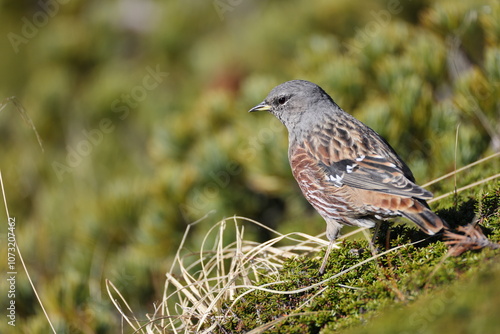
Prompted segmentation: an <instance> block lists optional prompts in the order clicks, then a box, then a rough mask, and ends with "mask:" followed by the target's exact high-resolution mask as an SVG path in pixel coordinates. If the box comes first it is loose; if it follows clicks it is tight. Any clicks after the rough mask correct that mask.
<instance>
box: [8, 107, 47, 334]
mask: <svg viewBox="0 0 500 334" xmlns="http://www.w3.org/2000/svg"><path fill="white" fill-rule="evenodd" d="M2 109H3V107H2V108H0V111H1V110H2ZM0 186H1V188H2V196H3V203H4V206H5V212H6V214H7V220H8V221H9V222H10V220H11V217H10V214H9V207H8V205H7V197H6V196H5V188H4V186H3V178H2V172H1V171H0ZM12 233H13V234H14V232H12ZM15 244H16V252H17V255H18V256H19V260H20V261H21V265H22V266H23V269H24V272H25V273H26V276H27V278H28V281H29V282H30V285H31V288H32V289H33V293H34V294H35V296H36V299H37V300H38V303H39V304H40V307H41V308H42V311H43V314H44V315H45V318H46V319H47V322H48V323H49V326H50V328H51V329H52V332H54V333H56V330H55V328H54V325H53V324H52V321H51V320H50V317H49V314H48V313H47V310H46V309H45V307H44V306H43V302H42V299H41V298H40V296H39V295H38V291H37V290H36V288H35V284H34V283H33V280H32V279H31V275H30V273H29V270H28V268H27V267H26V263H25V262H24V259H23V256H22V253H21V249H20V248H19V245H18V243H17V240H16V241H15Z"/></svg>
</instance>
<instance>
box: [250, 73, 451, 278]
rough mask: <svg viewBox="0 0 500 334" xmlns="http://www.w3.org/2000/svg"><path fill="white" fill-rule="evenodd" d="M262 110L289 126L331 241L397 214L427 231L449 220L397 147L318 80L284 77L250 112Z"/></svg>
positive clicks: (303, 181)
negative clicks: (347, 228)
mask: <svg viewBox="0 0 500 334" xmlns="http://www.w3.org/2000/svg"><path fill="white" fill-rule="evenodd" d="M257 110H267V111H269V112H271V113H272V114H273V115H275V116H276V117H277V118H278V119H279V120H280V121H281V122H282V123H283V124H284V125H285V126H286V127H287V129H288V133H289V150H288V157H289V160H290V166H291V168H292V173H293V176H294V177H295V179H296V180H297V182H298V184H299V186H300V189H301V190H302V193H303V194H304V196H305V197H306V199H307V200H308V201H309V203H311V205H312V206H313V207H314V208H315V209H316V210H317V211H318V212H319V214H320V215H321V216H322V217H323V218H324V219H325V221H326V223H327V237H328V238H329V240H330V241H332V242H333V241H334V240H335V239H336V238H337V236H338V234H339V232H340V228H341V227H342V226H343V225H354V226H363V227H372V226H374V225H375V222H376V221H378V220H382V219H386V218H391V217H396V216H403V217H406V218H408V219H410V220H411V221H413V222H414V223H415V224H417V225H418V226H419V227H420V228H421V229H422V230H423V231H424V232H425V233H427V234H434V233H436V232H438V231H439V230H441V229H442V228H443V226H446V223H445V222H444V221H443V220H441V219H440V218H439V217H438V216H436V215H435V214H434V213H433V212H432V211H431V210H430V209H429V207H428V205H427V203H426V202H425V200H427V199H430V198H432V194H431V193H430V192H429V191H427V190H425V189H423V188H421V187H420V186H418V185H416V184H415V179H414V177H413V174H412V173H411V171H410V169H409V168H408V166H406V164H405V163H404V162H403V161H402V160H401V158H399V156H398V155H397V154H396V152H395V151H394V150H393V149H392V148H391V146H390V145H389V144H388V143H387V142H386V141H385V140H384V139H383V138H382V137H380V136H379V135H378V134H377V133H376V132H375V131H373V130H372V129H371V128H369V127H368V126H366V125H364V124H363V123H361V122H360V121H358V120H357V119H355V118H354V117H353V116H351V115H349V114H348V113H346V112H344V111H343V110H342V109H341V108H340V107H339V106H338V105H337V104H336V103H335V102H334V101H333V100H332V99H331V98H330V96H328V94H326V93H325V92H324V91H323V90H322V89H321V88H320V87H319V86H317V85H316V84H313V83H311V82H308V81H303V80H293V81H288V82H285V83H283V84H281V85H279V86H277V87H275V88H274V89H273V90H272V91H271V92H270V93H269V95H268V96H267V97H266V99H265V100H264V101H263V102H262V103H261V104H259V105H258V106H256V107H254V108H252V109H251V110H250V111H257ZM323 269H324V264H323V266H322V270H323Z"/></svg>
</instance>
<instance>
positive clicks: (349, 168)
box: [345, 164, 358, 174]
mask: <svg viewBox="0 0 500 334" xmlns="http://www.w3.org/2000/svg"><path fill="white" fill-rule="evenodd" d="M357 166H358V164H353V165H347V166H346V168H345V170H346V171H347V173H349V174H351V173H352V172H354V168H356V167H357Z"/></svg>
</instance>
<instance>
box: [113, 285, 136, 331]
mask: <svg viewBox="0 0 500 334" xmlns="http://www.w3.org/2000/svg"><path fill="white" fill-rule="evenodd" d="M111 290H113V292H114V293H116V294H117V295H118V297H120V299H121V301H122V302H123V303H124V305H125V306H126V308H127V309H128V311H129V312H130V313H131V314H133V313H134V312H133V311H132V309H131V308H130V306H129V305H128V303H127V301H126V300H125V298H123V296H122V294H121V293H120V291H119V290H118V289H117V288H116V286H114V284H113V283H112V282H111V281H110V280H108V279H106V291H107V292H108V296H109V298H110V299H111V302H112V303H113V305H115V307H116V309H117V310H118V312H120V314H121V315H122V318H123V319H125V321H126V322H127V323H128V324H129V325H130V327H132V328H133V329H134V332H137V331H139V330H140V329H141V324H140V323H139V321H137V319H136V318H135V317H130V316H128V315H126V314H125V312H124V311H123V309H122V308H121V306H120V304H119V303H118V302H117V300H116V299H115V298H114V296H113V292H112V291H111ZM132 319H133V320H134V321H135V323H136V325H137V327H136V326H135V325H134V323H133V322H132Z"/></svg>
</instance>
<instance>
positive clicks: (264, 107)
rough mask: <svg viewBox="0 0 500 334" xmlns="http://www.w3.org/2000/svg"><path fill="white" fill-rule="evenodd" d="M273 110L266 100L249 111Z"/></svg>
mask: <svg viewBox="0 0 500 334" xmlns="http://www.w3.org/2000/svg"><path fill="white" fill-rule="evenodd" d="M269 110H271V106H270V105H269V104H266V103H265V102H262V103H260V104H258V105H256V106H255V107H253V108H252V109H250V110H249V111H248V112H254V111H269Z"/></svg>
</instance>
